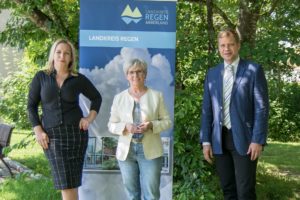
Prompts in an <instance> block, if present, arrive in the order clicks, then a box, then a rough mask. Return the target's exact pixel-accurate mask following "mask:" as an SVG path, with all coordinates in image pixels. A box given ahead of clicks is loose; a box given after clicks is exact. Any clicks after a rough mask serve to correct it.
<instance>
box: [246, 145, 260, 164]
mask: <svg viewBox="0 0 300 200" xmlns="http://www.w3.org/2000/svg"><path fill="white" fill-rule="evenodd" d="M261 152H262V145H261V144H257V143H251V144H250V146H249V148H248V152H247V154H248V155H250V159H251V160H256V159H257V158H258V157H259V156H260V154H261Z"/></svg>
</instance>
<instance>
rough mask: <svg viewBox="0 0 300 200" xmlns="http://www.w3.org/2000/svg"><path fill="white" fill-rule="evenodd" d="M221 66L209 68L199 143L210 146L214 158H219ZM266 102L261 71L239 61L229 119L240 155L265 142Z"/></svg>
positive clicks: (266, 97) (221, 104) (220, 151)
mask: <svg viewBox="0 0 300 200" xmlns="http://www.w3.org/2000/svg"><path fill="white" fill-rule="evenodd" d="M223 73H224V64H223V63H221V64H219V65H217V66H215V67H213V68H211V69H210V70H209V71H208V73H207V76H206V79H205V84H204V95H203V106H202V123H201V130H200V142H201V143H202V142H210V143H211V145H212V149H213V153H214V154H222V153H223V151H222V126H223V124H222V123H223ZM268 114H269V99H268V87H267V81H266V78H265V75H264V71H263V69H262V67H261V66H260V65H258V64H256V63H253V62H250V61H246V60H242V59H240V62H239V64H238V68H237V72H236V78H235V81H234V83H233V88H232V94H231V102H230V119H231V128H232V134H233V141H234V145H235V148H236V150H237V151H238V153H239V154H240V155H246V154H247V151H248V147H249V145H250V143H251V142H254V143H258V144H262V145H264V144H265V143H266V138H267V129H268Z"/></svg>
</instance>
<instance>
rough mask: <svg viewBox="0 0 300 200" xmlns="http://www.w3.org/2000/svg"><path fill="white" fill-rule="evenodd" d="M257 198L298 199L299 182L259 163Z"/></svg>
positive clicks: (271, 199) (299, 196) (299, 192)
mask: <svg viewBox="0 0 300 200" xmlns="http://www.w3.org/2000/svg"><path fill="white" fill-rule="evenodd" d="M256 189H257V199H263V200H296V199H300V182H299V181H296V180H293V179H292V178H290V177H288V176H285V175H282V174H280V173H278V171H277V170H272V169H270V168H267V167H265V166H263V164H262V165H260V166H259V167H258V173H257V187H256Z"/></svg>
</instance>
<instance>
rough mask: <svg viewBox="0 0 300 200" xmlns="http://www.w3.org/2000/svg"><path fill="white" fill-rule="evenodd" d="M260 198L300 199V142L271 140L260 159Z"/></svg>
mask: <svg viewBox="0 0 300 200" xmlns="http://www.w3.org/2000/svg"><path fill="white" fill-rule="evenodd" d="M257 194H258V200H260V199H262V200H296V199H300V143H280V142H270V143H269V145H268V146H267V147H266V148H265V151H264V152H263V155H262V157H261V158H260V160H259V164H258V172H257Z"/></svg>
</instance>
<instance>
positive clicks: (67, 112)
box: [28, 71, 101, 190]
mask: <svg viewBox="0 0 300 200" xmlns="http://www.w3.org/2000/svg"><path fill="white" fill-rule="evenodd" d="M55 77H56V73H55V72H53V73H50V74H48V73H46V72H44V71H40V72H38V73H37V74H36V75H35V77H34V78H33V80H32V83H31V85H30V90H29V95H28V113H29V119H30V121H31V123H32V126H33V127H35V126H37V125H41V126H42V127H43V128H44V130H45V132H46V133H47V135H48V137H49V140H50V142H49V144H48V149H46V150H44V153H45V155H46V157H47V159H48V160H49V163H50V167H51V173H52V176H53V180H54V185H55V188H56V189H59V190H62V189H70V188H77V187H79V186H80V185H81V178H82V169H83V162H84V155H85V151H86V148H87V142H88V132H87V131H83V130H80V129H79V121H80V119H81V118H82V117H83V114H82V110H81V109H80V106H79V95H80V94H83V95H84V96H86V97H87V98H88V99H89V100H90V101H91V106H90V110H95V111H96V112H97V113H98V111H99V109H100V105H101V95H100V93H99V92H98V91H97V89H96V88H95V87H94V86H93V84H92V83H91V82H90V81H89V80H88V79H87V78H86V77H85V76H84V75H82V74H78V75H76V76H74V75H70V76H69V77H68V78H67V79H66V80H65V81H64V83H63V85H62V86H61V88H59V87H58V85H57V83H56V78H55ZM39 103H41V104H42V120H40V117H39V115H38V105H39Z"/></svg>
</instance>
